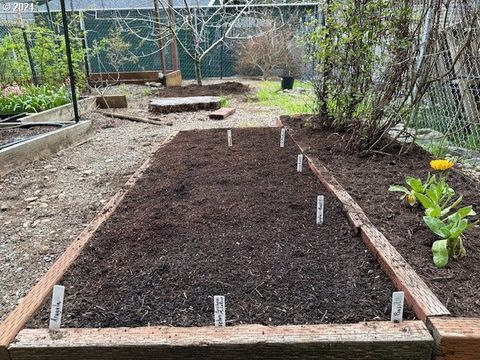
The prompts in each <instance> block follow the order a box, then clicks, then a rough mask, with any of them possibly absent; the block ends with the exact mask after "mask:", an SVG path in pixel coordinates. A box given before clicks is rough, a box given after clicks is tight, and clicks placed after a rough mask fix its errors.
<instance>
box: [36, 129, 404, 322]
mask: <svg viewBox="0 0 480 360" xmlns="http://www.w3.org/2000/svg"><path fill="white" fill-rule="evenodd" d="M232 135H233V138H234V141H233V146H232V147H228V146H227V139H226V131H225V130H224V129H223V130H203V131H189V132H182V133H180V134H178V135H177V136H176V137H175V139H174V140H173V141H172V142H170V143H169V144H167V145H166V146H165V147H163V148H162V149H160V150H159V152H158V153H156V154H155V157H154V161H153V163H152V165H151V166H150V168H149V169H148V170H147V171H146V172H145V174H144V175H143V177H142V178H141V179H140V180H139V181H138V183H137V184H136V185H135V186H134V188H133V189H131V190H130V192H129V193H128V194H127V196H126V197H125V199H124V200H123V202H122V204H121V205H120V206H119V207H118V208H117V210H116V211H115V212H114V214H113V215H112V216H111V217H110V218H109V219H108V220H107V222H106V223H105V224H104V225H103V226H102V227H101V228H100V229H99V230H98V232H97V233H96V234H95V236H94V238H93V239H92V241H91V242H90V244H89V245H88V247H87V248H86V249H85V251H84V252H83V254H82V256H81V257H80V258H79V259H78V260H77V262H76V263H75V264H74V265H73V267H72V268H71V270H70V271H69V272H68V273H67V274H66V276H65V277H64V278H63V279H62V280H61V281H60V283H61V284H62V285H64V286H65V288H66V289H68V290H67V293H66V298H65V306H64V309H63V310H64V311H63V318H62V320H63V321H62V322H63V324H64V326H65V327H80V328H85V327H87V328H97V327H122V326H129V327H134V326H148V325H151V326H154V325H171V326H206V325H212V321H213V305H212V302H213V296H214V295H224V296H225V298H226V303H227V323H228V324H229V325H230V324H231V325H238V324H252V323H253V324H258V323H260V324H268V325H282V324H283V325H285V324H315V323H357V322H361V321H365V320H367V321H371V320H384V321H386V320H388V319H389V318H390V306H389V304H390V298H391V294H392V292H393V291H395V288H394V286H393V284H392V283H391V281H390V279H389V278H388V277H387V275H386V274H385V273H384V272H383V271H382V270H381V268H380V266H379V264H378V262H377V261H376V260H375V258H374V256H373V255H372V254H371V253H370V252H368V251H367V248H366V247H365V245H364V244H363V242H362V241H361V240H360V238H359V236H358V235H357V236H355V235H354V234H353V231H352V229H351V227H350V225H349V223H348V220H347V217H346V216H345V213H344V211H343V208H342V206H341V204H340V202H339V201H338V200H337V199H335V198H334V197H333V196H332V195H330V193H328V191H327V190H326V189H325V188H324V187H323V186H322V184H321V183H320V181H318V179H317V177H316V176H315V175H314V174H313V173H312V172H311V171H310V169H309V168H308V167H306V168H305V169H304V171H303V172H301V173H298V172H297V170H296V159H297V155H298V153H299V152H300V150H299V149H298V147H297V146H296V144H295V143H294V142H293V141H292V140H291V139H290V138H287V139H286V141H285V147H283V148H281V147H280V146H279V139H280V129H271V128H270V129H269V128H261V129H258V128H257V129H234V130H233V132H232ZM299 189H301V191H299ZM320 194H321V195H324V196H325V217H324V223H323V224H322V225H317V224H316V223H315V219H316V199H317V195H320ZM132 249H134V251H132ZM406 316H407V317H408V316H411V314H406ZM49 317H50V303H49V301H47V304H45V306H44V308H43V309H42V311H40V313H39V315H38V316H37V318H36V321H35V322H34V325H36V326H39V327H45V326H46V325H47V324H48V319H49Z"/></svg>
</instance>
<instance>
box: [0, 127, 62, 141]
mask: <svg viewBox="0 0 480 360" xmlns="http://www.w3.org/2000/svg"><path fill="white" fill-rule="evenodd" d="M58 129H60V128H59V127H58V126H30V127H11V128H0V145H7V144H10V143H13V142H16V141H19V140H27V139H28V138H30V137H33V136H36V135H41V134H45V133H48V132H50V131H54V130H58Z"/></svg>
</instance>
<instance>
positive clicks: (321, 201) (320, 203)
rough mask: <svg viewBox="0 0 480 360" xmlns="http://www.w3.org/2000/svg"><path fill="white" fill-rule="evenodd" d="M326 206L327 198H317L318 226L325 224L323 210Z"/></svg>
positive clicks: (321, 196) (319, 196)
mask: <svg viewBox="0 0 480 360" xmlns="http://www.w3.org/2000/svg"><path fill="white" fill-rule="evenodd" d="M324 204H325V196H323V195H318V196H317V225H322V224H323V208H324Z"/></svg>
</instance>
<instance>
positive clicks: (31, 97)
mask: <svg viewBox="0 0 480 360" xmlns="http://www.w3.org/2000/svg"><path fill="white" fill-rule="evenodd" d="M0 89H1V87H0ZM5 95H6V96H5ZM69 101H70V99H69V97H68V93H67V90H66V88H65V86H61V87H60V88H59V89H57V88H55V87H53V86H48V85H42V86H33V85H28V86H25V87H18V86H15V87H5V88H4V89H3V90H2V96H0V114H11V113H19V112H30V113H32V112H40V111H44V110H48V109H51V108H54V107H57V106H60V105H64V104H66V103H68V102H69Z"/></svg>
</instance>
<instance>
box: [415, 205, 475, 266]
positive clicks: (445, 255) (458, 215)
mask: <svg viewBox="0 0 480 360" xmlns="http://www.w3.org/2000/svg"><path fill="white" fill-rule="evenodd" d="M474 215H476V213H475V211H473V209H472V207H471V206H466V207H463V208H461V209H459V210H458V211H456V212H455V213H453V214H451V215H450V216H448V217H447V218H446V219H444V220H441V219H439V218H436V217H433V216H424V217H423V220H424V221H425V224H426V225H427V226H428V227H429V229H430V230H431V231H432V232H433V233H435V234H436V235H438V236H440V237H441V240H437V241H435V242H434V243H433V245H432V253H433V262H434V264H435V266H436V267H438V268H443V267H445V266H446V265H447V264H448V261H449V257H450V256H451V257H453V258H463V257H464V256H465V255H466V254H467V252H466V250H465V246H464V241H465V239H464V237H463V233H464V232H465V231H467V230H469V229H471V228H472V227H473V226H475V225H476V224H478V223H479V221H480V220H477V221H475V222H473V223H471V222H470V221H469V220H468V219H467V217H469V216H474Z"/></svg>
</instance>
